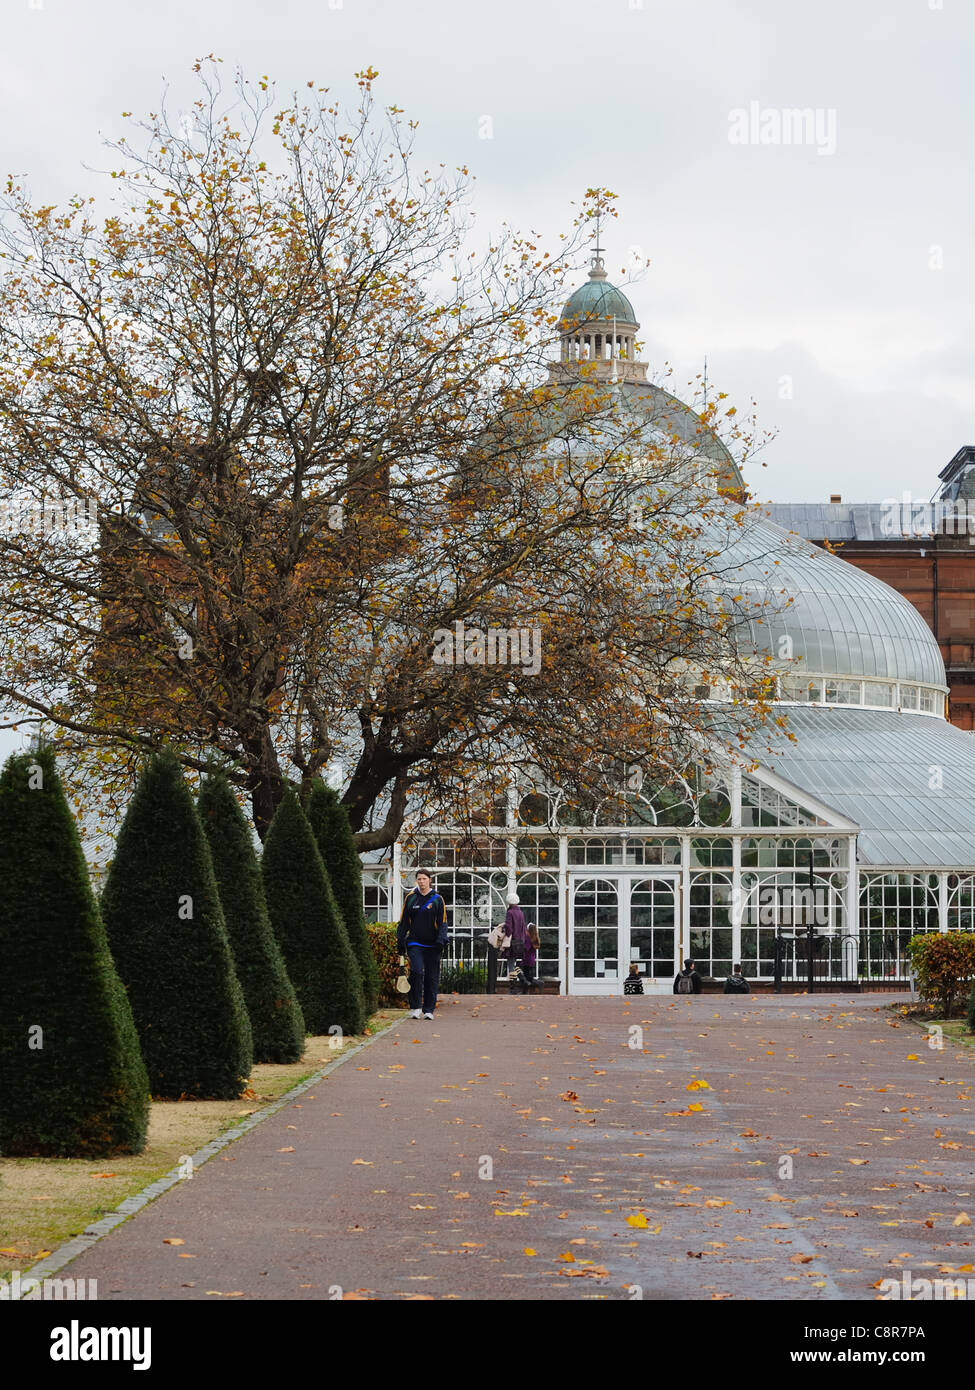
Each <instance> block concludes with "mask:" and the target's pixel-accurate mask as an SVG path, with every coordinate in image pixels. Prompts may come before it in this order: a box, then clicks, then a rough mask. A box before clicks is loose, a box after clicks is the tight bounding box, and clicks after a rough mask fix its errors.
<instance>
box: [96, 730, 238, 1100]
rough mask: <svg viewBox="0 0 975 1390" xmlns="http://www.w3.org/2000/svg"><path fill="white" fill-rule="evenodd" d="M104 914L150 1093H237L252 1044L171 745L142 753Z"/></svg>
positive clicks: (212, 1096) (209, 871)
mask: <svg viewBox="0 0 975 1390" xmlns="http://www.w3.org/2000/svg"><path fill="white" fill-rule="evenodd" d="M102 914H103V916H104V919H105V927H106V929H107V931H108V940H109V944H110V946H111V949H112V954H113V955H114V956H115V961H116V964H117V966H118V972H119V975H120V976H121V978H122V981H123V983H124V984H125V987H126V989H127V990H128V992H129V999H130V1001H131V1004H132V1014H133V1017H134V1019H135V1026H136V1029H137V1031H138V1034H139V1041H140V1043H141V1044H142V1055H143V1057H144V1058H145V1062H146V1069H147V1071H148V1073H149V1085H150V1089H151V1091H152V1094H153V1095H154V1096H157V1097H159V1098H160V1099H163V1100H178V1099H180V1098H181V1097H189V1098H192V1099H195V1100H235V1099H236V1098H237V1097H238V1096H239V1095H240V1094H241V1092H242V1091H243V1090H244V1089H245V1087H246V1086H247V1078H248V1076H249V1074H250V1070H251V1064H252V1056H253V1051H252V1049H253V1043H252V1035H251V1026H250V1020H249V1018H248V1016H247V1009H246V1007H245V1005H244V997H243V994H242V992H241V988H240V984H239V982H238V980H237V976H236V973H235V971H234V963H233V957H232V955H231V952H230V945H229V943H228V941H227V932H226V928H225V925H224V918H223V910H222V908H221V906H220V897H219V894H218V892H217V884H216V879H215V878H214V874H213V864H212V862H211V859H210V850H209V847H208V845H207V838H206V835H205V834H204V833H203V826H202V825H201V824H200V818H199V816H198V815H197V811H196V805H195V803H194V801H193V798H192V796H191V795H190V792H189V788H188V787H187V786H186V783H185V782H184V781H183V774H182V770H181V768H180V766H179V763H178V762H177V760H176V758H175V757H174V756H173V754H172V753H170V752H168V751H166V752H162V753H157V754H155V755H154V756H153V757H152V758H151V760H150V761H149V763H148V765H147V767H146V769H145V771H144V772H143V775H142V778H141V780H140V782H139V785H138V786H137V787H136V790H135V793H134V795H133V797H132V800H131V801H130V802H129V807H128V810H127V811H126V814H125V820H124V821H123V822H122V828H121V830H120V831H119V836H118V841H117V843H116V847H115V859H114V861H113V863H112V867H111V870H110V871H109V875H108V879H107V881H106V883H105V889H104V892H103V894H102Z"/></svg>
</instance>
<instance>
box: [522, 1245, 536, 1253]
mask: <svg viewBox="0 0 975 1390" xmlns="http://www.w3.org/2000/svg"><path fill="white" fill-rule="evenodd" d="M521 1253H522V1254H523V1255H537V1254H538V1251H537V1250H533V1249H532V1248H531V1246H530V1245H526V1246H525V1248H524V1250H523V1251H522V1252H521Z"/></svg>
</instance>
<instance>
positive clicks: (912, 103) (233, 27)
mask: <svg viewBox="0 0 975 1390" xmlns="http://www.w3.org/2000/svg"><path fill="white" fill-rule="evenodd" d="M0 10H2V15H3V43H2V46H0V74H2V82H0V100H2V109H0V131H2V132H3V134H2V136H0V140H2V149H3V161H2V168H3V172H7V171H11V170H12V171H16V172H18V173H26V174H28V175H29V176H30V185H31V188H32V191H33V193H34V195H35V197H36V198H38V199H43V200H45V201H57V200H60V199H62V198H64V196H65V195H66V194H67V193H68V192H70V191H75V190H78V191H82V190H83V191H86V192H91V191H97V188H98V187H99V186H100V185H99V180H98V179H97V177H96V176H95V175H93V174H90V173H88V172H86V170H85V168H84V166H85V165H86V164H89V165H95V166H98V167H101V168H104V167H106V165H107V164H108V163H109V159H108V156H107V155H105V154H104V153H103V152H102V151H101V150H100V136H101V134H107V135H113V136H114V135H117V134H119V133H121V132H122V131H123V130H124V129H125V124H124V123H123V122H122V121H121V119H120V113H121V112H122V111H123V110H131V111H133V112H135V113H141V112H145V111H147V110H150V109H155V108H156V107H157V105H158V102H159V98H160V95H161V92H162V90H163V86H164V82H165V81H168V82H169V84H170V86H171V89H172V96H171V103H172V105H173V106H174V107H175V108H177V109H178V108H179V107H180V106H181V104H182V105H188V104H189V101H190V99H191V95H192V94H195V89H194V87H193V82H194V80H195V79H193V78H192V77H191V74H190V68H191V64H192V62H193V61H194V59H196V58H197V57H202V56H203V55H205V54H207V53H210V52H213V53H215V54H217V55H219V56H220V57H222V58H223V59H224V62H225V64H226V65H227V67H228V68H232V67H233V66H234V65H236V64H238V63H239V64H240V65H242V66H243V68H244V70H245V72H246V73H248V74H250V75H252V76H254V75H257V74H259V73H262V72H266V73H268V74H269V75H270V76H271V77H272V78H273V79H274V80H275V81H276V82H277V84H278V85H279V87H280V88H281V89H282V91H283V92H288V91H290V90H291V89H292V88H293V87H294V86H295V85H298V84H303V83H304V82H305V81H307V80H312V79H313V80H314V81H315V82H316V83H318V84H327V85H329V86H331V87H332V88H333V89H334V90H335V91H336V92H337V93H340V94H349V95H350V96H351V95H352V94H353V93H354V92H355V88H354V83H353V79H352V74H353V72H354V71H355V70H356V69H359V68H362V67H364V66H366V65H369V64H372V65H373V66H374V67H376V68H378V69H379V72H380V82H379V85H378V88H377V92H378V96H379V98H380V100H381V101H382V102H392V103H395V104H396V105H399V106H402V107H404V108H405V110H406V112H407V114H408V115H410V116H412V117H415V118H416V119H418V120H419V121H420V123H421V125H420V136H419V148H420V150H421V152H422V154H423V156H424V157H426V158H429V159H435V160H437V161H439V160H441V159H443V160H446V161H447V162H448V163H449V164H456V163H466V164H468V165H469V166H470V168H471V170H472V172H473V173H474V174H475V175H476V176H477V193H476V201H475V206H476V209H477V212H478V216H479V219H480V220H481V221H482V222H483V223H484V224H485V225H486V226H488V227H490V226H493V225H495V224H497V223H498V222H500V221H501V220H502V219H508V220H509V221H511V222H513V223H514V224H515V225H516V226H521V227H529V226H531V227H535V228H537V229H539V230H540V231H542V232H543V233H545V234H546V235H547V236H548V237H550V238H551V241H552V244H554V240H555V237H556V235H557V233H558V231H559V230H560V229H561V228H563V227H565V226H566V225H567V224H568V222H569V221H571V216H572V210H571V204H572V202H573V201H574V200H578V199H580V198H581V196H582V194H583V193H584V191H585V189H586V187H588V186H590V185H594V184H602V185H604V186H608V187H609V188H611V189H613V190H614V191H615V192H616V193H617V194H618V195H619V200H620V201H619V209H620V216H619V220H618V222H616V223H614V224H613V225H612V226H611V229H610V231H609V233H608V235H607V236H606V237H605V238H604V241H605V244H606V247H607V257H606V259H607V268H608V270H609V271H610V274H611V278H612V279H614V280H615V281H616V282H617V283H620V282H621V281H622V280H623V278H624V277H622V276H621V275H620V273H619V272H620V270H621V268H622V267H623V266H625V265H626V264H627V262H628V261H629V259H630V254H631V253H630V248H631V247H639V248H640V250H641V252H642V254H643V255H645V256H647V257H649V259H650V268H649V270H648V272H647V273H646V274H645V276H644V277H643V279H642V280H641V282H640V283H639V285H637V286H635V287H634V288H633V290H632V291H631V298H632V299H633V302H634V305H635V307H636V310H637V315H638V317H639V319H640V321H641V324H642V329H641V335H640V336H641V338H642V339H643V340H644V342H645V344H646V352H645V356H646V357H647V359H648V360H649V362H650V364H651V368H652V370H653V372H654V373H662V372H664V371H665V370H666V369H667V367H668V366H670V367H671V368H672V369H673V377H672V380H673V382H674V383H675V389H677V390H678V393H680V390H681V389H682V388H683V386H684V383H686V382H687V381H688V380H689V379H690V378H692V377H693V376H695V375H696V374H697V373H698V372H699V371H700V369H701V366H702V363H703V361H704V358H705V356H706V357H707V360H708V371H709V376H710V379H711V380H712V381H713V382H714V384H715V386H716V388H718V389H723V390H726V391H728V392H729V393H730V394H731V396H732V398H733V399H734V401H735V402H736V404H738V405H739V406H740V407H743V406H747V404H748V402H749V401H750V399H751V398H752V397H754V399H755V401H756V402H757V405H758V411H759V419H760V423H761V425H762V426H763V427H764V428H765V429H766V430H770V431H775V432H776V438H775V440H774V442H773V443H772V444H771V445H770V446H769V447H768V449H767V451H766V455H765V457H766V459H767V464H768V466H767V468H765V469H761V468H756V469H753V470H752V473H751V475H750V482H751V483H752V486H753V488H754V490H755V491H756V492H757V494H758V495H759V496H760V497H770V498H772V499H774V500H776V501H825V500H827V499H828V496H829V494H830V492H833V491H836V492H840V493H842V495H843V497H844V500H847V499H849V500H860V501H866V500H881V499H883V498H884V497H888V496H893V495H900V493H901V492H902V491H904V490H905V489H906V490H909V491H911V492H912V493H913V494H914V495H915V496H929V495H930V493H931V491H932V490H933V489H934V487H935V486H936V475H937V473H938V471H939V469H941V468H942V467H943V466H944V465H945V463H947V461H948V459H949V458H950V457H951V456H952V454H953V453H954V452H955V451H956V449H958V448H959V447H960V446H961V445H963V444H965V443H969V442H975V426H973V423H972V419H971V416H972V410H973V406H975V373H973V370H972V365H973V355H975V354H973V348H972V346H971V345H970V336H971V335H970V332H969V331H968V330H969V327H970V320H971V305H972V301H973V289H975V275H973V267H972V227H973V226H975V216H973V212H975V209H973V202H975V181H973V179H972V172H971V150H972V146H973V129H972V127H973V121H972V114H971V111H972V96H971V67H972V39H973V33H975V6H973V5H972V4H971V3H969V2H968V0H943V7H941V5H939V2H938V0H816V3H815V4H812V3H808V0H803V3H788V0H750V3H747V4H741V3H735V2H734V0H681V3H679V4H674V3H668V4H663V3H660V2H659V0H642V3H641V0H490V3H469V0H331V3H329V0H274V3H256V0H169V3H167V4H166V5H165V6H162V5H159V4H158V3H151V4H150V3H148V2H147V0H126V3H125V4H119V3H116V0H0ZM229 77H230V73H229V72H228V78H229ZM797 108H798V109H805V108H809V109H810V110H811V111H813V112H815V113H817V118H818V121H819V127H818V133H817V132H816V130H815V129H813V128H810V132H809V133H810V136H811V138H810V140H808V141H807V142H805V143H785V142H784V140H780V142H779V143H756V142H754V141H751V142H750V143H740V142H735V141H733V139H732V138H731V137H733V136H735V135H736V133H739V131H738V124H737V123H738V121H739V119H740V118H739V117H736V116H735V115H734V114H733V113H735V112H745V113H749V114H748V122H749V123H750V124H747V123H746V125H745V126H744V127H742V130H743V132H744V135H745V139H746V141H748V140H749V137H750V135H751V134H752V132H757V133H758V134H759V136H761V135H762V133H763V131H764V134H765V136H766V139H768V138H769V137H774V136H775V134H776V129H775V126H776V122H777V121H778V119H779V116H778V113H780V112H782V111H783V110H784V109H797ZM485 117H488V118H490V120H489V122H486V121H485V120H484V118H485ZM486 133H487V134H489V135H490V138H483V136H484V135H485V134H486ZM821 150H822V151H823V152H822V153H821V152H820V151H821ZM790 393H791V395H790Z"/></svg>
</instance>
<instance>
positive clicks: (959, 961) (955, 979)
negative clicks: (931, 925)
mask: <svg viewBox="0 0 975 1390" xmlns="http://www.w3.org/2000/svg"><path fill="white" fill-rule="evenodd" d="M907 949H908V952H909V953H910V957H911V964H912V967H913V970H914V974H915V975H916V977H917V986H918V992H919V993H920V995H921V998H922V999H925V1000H934V1001H936V1002H937V1004H938V1008H939V1009H940V1011H941V1017H942V1018H950V1017H951V1011H952V1008H953V1007H954V1003H955V998H956V997H957V996H958V995H959V994H961V993H963V991H964V989H965V986H966V984H967V982H968V981H970V980H972V979H973V978H975V932H959V931H951V932H944V933H942V932H924V933H922V934H921V935H919V936H912V937H911V939H910V941H909V942H908V943H907Z"/></svg>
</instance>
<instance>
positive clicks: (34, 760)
mask: <svg viewBox="0 0 975 1390" xmlns="http://www.w3.org/2000/svg"><path fill="white" fill-rule="evenodd" d="M148 1118H149V1084H148V1080H147V1078H146V1069H145V1067H144V1065H143V1062H142V1057H141V1055H140V1052H139V1040H138V1038H137V1036H136V1031H135V1026H134V1024H133V1022H132V1012H131V1009H130V1008H129V1001H128V998H127V996H126V994H125V991H124V990H123V988H122V985H121V983H120V981H119V978H118V975H117V974H116V972H115V966H114V964H113V962H112V957H111V955H110V953H109V949H108V941H107V939H106V936H105V928H104V925H103V923H102V919H101V917H100V915H99V912H98V907H97V904H96V902H95V898H94V895H93V893H92V890H91V884H90V882H89V878H88V866H87V864H86V863H85V857H84V853H83V851H82V848H81V841H80V839H79V837H78V830H77V827H76V825H75V822H74V818H73V816H72V814H71V811H70V809H69V807H68V803H67V800H66V799H65V795H64V791H63V789H62V787H61V782H60V779H59V777H58V774H57V769H56V767H55V762H54V755H53V753H52V751H51V750H50V749H45V750H41V751H39V752H36V753H20V754H15V755H14V756H13V757H12V758H10V759H9V760H8V762H7V764H6V766H5V767H4V769H3V772H2V773H0V1154H3V1155H4V1157H7V1158H14V1157H20V1156H25V1155H39V1156H42V1157H50V1156H54V1155H61V1156H63V1157H68V1158H104V1157H107V1156H108V1155H110V1154H116V1153H141V1151H142V1150H143V1149H144V1148H145V1142H146V1125H147V1122H148Z"/></svg>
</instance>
